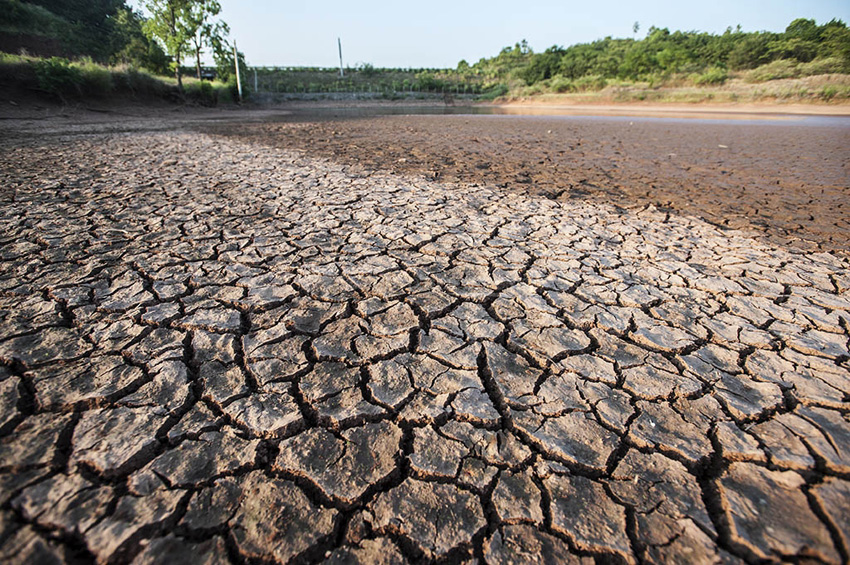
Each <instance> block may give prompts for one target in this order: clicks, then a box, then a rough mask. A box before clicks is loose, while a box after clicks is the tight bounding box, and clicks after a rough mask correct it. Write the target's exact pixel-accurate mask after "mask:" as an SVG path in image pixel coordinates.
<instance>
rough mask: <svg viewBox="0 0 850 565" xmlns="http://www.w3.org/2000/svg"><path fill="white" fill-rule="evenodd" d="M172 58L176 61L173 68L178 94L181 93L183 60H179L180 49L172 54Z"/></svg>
mask: <svg viewBox="0 0 850 565" xmlns="http://www.w3.org/2000/svg"><path fill="white" fill-rule="evenodd" d="M174 59H175V60H176V61H177V68H176V69H174V74H175V75H176V76H177V90H179V91H180V94H183V69H182V68H181V67H182V66H183V64H182V63H183V61H181V57H180V51H178V52H177V53H176V54H175V55H174Z"/></svg>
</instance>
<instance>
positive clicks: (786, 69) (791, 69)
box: [746, 59, 800, 82]
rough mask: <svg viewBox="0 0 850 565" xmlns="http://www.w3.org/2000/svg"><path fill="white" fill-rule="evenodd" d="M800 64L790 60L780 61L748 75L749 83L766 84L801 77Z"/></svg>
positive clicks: (752, 71) (761, 67) (759, 68)
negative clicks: (771, 81) (770, 81)
mask: <svg viewBox="0 0 850 565" xmlns="http://www.w3.org/2000/svg"><path fill="white" fill-rule="evenodd" d="M799 67H800V66H799V64H797V63H796V62H795V61H791V60H788V59H779V60H777V61H773V62H771V63H768V64H766V65H762V66H760V67H758V68H755V69H753V70H751V71H750V72H748V73H747V74H746V80H747V82H766V81H769V80H778V79H782V78H796V77H798V76H800V68H799Z"/></svg>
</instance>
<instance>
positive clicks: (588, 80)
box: [575, 75, 608, 92]
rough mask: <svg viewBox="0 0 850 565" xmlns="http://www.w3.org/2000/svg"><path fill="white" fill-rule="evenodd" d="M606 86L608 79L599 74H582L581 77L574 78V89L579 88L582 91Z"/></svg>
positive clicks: (600, 88) (595, 89)
mask: <svg viewBox="0 0 850 565" xmlns="http://www.w3.org/2000/svg"><path fill="white" fill-rule="evenodd" d="M606 86H608V81H607V80H605V78H604V77H601V76H599V75H588V76H583V77H581V78H578V79H576V80H575V88H576V90H579V91H582V92H585V91H588V90H593V91H597V90H602V89H603V88H605V87H606Z"/></svg>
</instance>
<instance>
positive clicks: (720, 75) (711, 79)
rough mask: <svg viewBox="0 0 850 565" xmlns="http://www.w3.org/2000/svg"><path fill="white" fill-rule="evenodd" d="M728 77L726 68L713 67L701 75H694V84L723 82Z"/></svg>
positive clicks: (702, 84)
mask: <svg viewBox="0 0 850 565" xmlns="http://www.w3.org/2000/svg"><path fill="white" fill-rule="evenodd" d="M728 78H729V73H728V72H727V71H726V69H721V68H720V67H714V68H712V69H708V70H707V71H705V72H704V73H702V74H701V75H697V76H696V77H694V84H696V85H697V86H704V85H707V84H710V85H716V84H723V83H724V82H726V80H727V79H728Z"/></svg>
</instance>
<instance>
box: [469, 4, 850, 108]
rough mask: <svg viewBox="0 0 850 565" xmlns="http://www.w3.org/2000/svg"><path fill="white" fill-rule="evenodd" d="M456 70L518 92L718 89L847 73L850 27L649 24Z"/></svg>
mask: <svg viewBox="0 0 850 565" xmlns="http://www.w3.org/2000/svg"><path fill="white" fill-rule="evenodd" d="M638 28H639V26H638V24H635V26H634V29H635V30H637V29H638ZM456 72H457V73H458V74H459V75H462V76H464V77H475V78H477V79H483V80H489V81H499V82H501V83H503V84H505V85H509V86H510V87H511V91H512V93H514V94H520V95H529V93H533V92H535V91H540V92H555V93H570V92H572V93H575V92H584V91H594V90H595V91H599V90H602V89H604V88H606V87H608V86H609V85H612V84H615V85H616V84H618V83H619V84H621V85H622V84H634V83H638V82H646V83H649V85H650V86H651V87H660V86H662V85H675V84H690V85H697V86H718V85H722V84H724V83H725V82H726V81H727V80H729V79H730V78H732V77H733V76H743V77H745V78H746V80H747V81H749V82H764V81H769V80H776V79H782V78H799V77H805V76H813V75H820V74H830V73H850V29H848V28H847V26H846V24H845V23H844V22H842V21H840V20H832V21H831V22H829V23H826V24H823V25H817V23H816V22H815V21H814V20H808V19H802V18H801V19H797V20H794V21H793V22H791V24H790V25H789V26H788V27H787V29H786V30H785V31H784V32H783V33H772V32H753V33H747V32H743V31H741V29H740V26H739V27H738V29H736V30H733V29H731V28H729V29H727V30H726V32H725V33H723V34H721V35H712V34H708V33H698V32H681V31H676V32H672V33H671V32H670V31H669V30H668V29H659V28H655V27H651V28H649V31H648V33H647V36H646V38H645V39H640V40H636V39H613V38H611V37H606V38H605V39H601V40H598V41H594V42H592V43H581V44H577V45H573V46H571V47H568V48H563V47H558V46H555V47H550V48H549V49H547V50H546V51H544V52H542V53H534V52H533V51H532V49H531V48H530V47H529V46H528V44H527V43H526V42H525V41H523V42H521V43H517V44H516V45H514V46H513V47H506V48H504V49H503V50H502V51H501V52H500V53H499V54H498V55H497V56H495V57H492V58H489V59H481V60H480V61H478V63H476V64H474V65H471V66H470V65H469V64H468V63H466V62H465V61H461V62H460V63H459V64H458V67H457V70H456Z"/></svg>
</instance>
